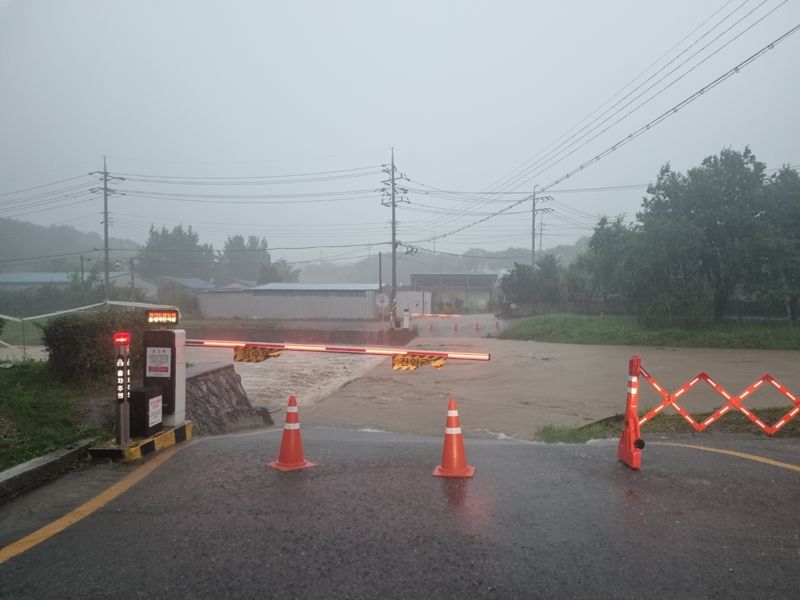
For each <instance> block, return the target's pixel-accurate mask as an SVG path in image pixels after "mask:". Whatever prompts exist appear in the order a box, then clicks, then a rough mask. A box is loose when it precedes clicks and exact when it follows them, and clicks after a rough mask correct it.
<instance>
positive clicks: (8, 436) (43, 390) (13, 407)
mask: <svg viewBox="0 0 800 600" xmlns="http://www.w3.org/2000/svg"><path fill="white" fill-rule="evenodd" d="M0 367H2V368H0V470H2V469H7V468H9V467H12V466H14V465H16V464H19V463H22V462H25V461H26V460H30V459H32V458H36V457H37V456H41V455H43V454H46V453H47V452H52V451H53V450H57V449H59V448H62V447H64V446H66V445H68V444H71V443H73V442H76V441H78V440H80V439H83V438H86V437H90V436H93V435H97V434H98V432H97V431H95V430H92V429H90V428H88V427H85V426H84V425H81V424H80V423H79V421H78V415H77V414H76V408H75V407H76V400H77V399H78V398H81V397H83V396H84V395H86V394H87V393H91V392H92V391H93V390H89V389H87V388H86V387H85V386H83V385H79V384H64V383H60V382H59V381H58V379H57V378H56V377H55V376H54V374H53V373H52V372H51V371H50V369H49V367H48V364H47V363H43V362H35V361H23V362H19V363H14V364H8V363H5V364H0ZM95 391H96V390H95Z"/></svg>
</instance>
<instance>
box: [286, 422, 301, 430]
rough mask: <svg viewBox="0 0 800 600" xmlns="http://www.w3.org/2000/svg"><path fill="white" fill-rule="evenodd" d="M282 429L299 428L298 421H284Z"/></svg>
mask: <svg viewBox="0 0 800 600" xmlns="http://www.w3.org/2000/svg"><path fill="white" fill-rule="evenodd" d="M283 428H284V429H300V423H284V424H283Z"/></svg>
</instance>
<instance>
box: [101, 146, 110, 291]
mask: <svg viewBox="0 0 800 600" xmlns="http://www.w3.org/2000/svg"><path fill="white" fill-rule="evenodd" d="M103 254H104V256H105V268H104V272H105V277H104V279H103V295H104V296H105V299H106V300H108V291H109V290H110V289H111V288H110V281H111V279H110V277H109V275H108V167H107V165H106V157H105V156H104V157H103Z"/></svg>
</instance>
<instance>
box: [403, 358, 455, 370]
mask: <svg viewBox="0 0 800 600" xmlns="http://www.w3.org/2000/svg"><path fill="white" fill-rule="evenodd" d="M446 363H447V359H446V358H445V357H443V356H408V355H406V354H395V355H394V356H392V369H394V370H395V371H416V370H417V369H418V368H419V367H421V366H423V365H431V366H432V367H434V368H436V369H441V368H442V367H444V365H445V364H446Z"/></svg>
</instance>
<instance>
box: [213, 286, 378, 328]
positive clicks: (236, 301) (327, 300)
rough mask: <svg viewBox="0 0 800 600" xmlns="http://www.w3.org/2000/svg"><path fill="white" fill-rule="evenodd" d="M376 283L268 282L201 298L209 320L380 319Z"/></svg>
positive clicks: (214, 291) (218, 292) (220, 291)
mask: <svg viewBox="0 0 800 600" xmlns="http://www.w3.org/2000/svg"><path fill="white" fill-rule="evenodd" d="M377 295H378V284H375V283H268V284H266V285H262V286H260V287H256V288H252V289H248V290H212V291H208V292H204V293H202V294H199V295H198V297H197V301H198V305H199V308H200V313H201V314H202V315H203V317H205V318H208V319H233V318H242V319H284V320H289V319H320V320H321V319H332V320H345V319H354V320H356V319H359V320H370V319H377V318H378V305H377V304H376V301H375V298H376V296H377Z"/></svg>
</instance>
